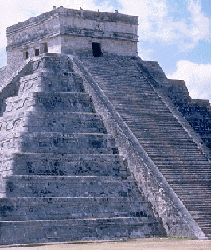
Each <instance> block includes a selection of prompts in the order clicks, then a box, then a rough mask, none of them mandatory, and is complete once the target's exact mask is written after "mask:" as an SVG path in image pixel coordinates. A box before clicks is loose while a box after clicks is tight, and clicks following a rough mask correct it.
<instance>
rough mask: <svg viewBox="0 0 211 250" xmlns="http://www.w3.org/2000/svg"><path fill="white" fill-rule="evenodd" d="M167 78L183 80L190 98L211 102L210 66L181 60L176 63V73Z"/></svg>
mask: <svg viewBox="0 0 211 250" xmlns="http://www.w3.org/2000/svg"><path fill="white" fill-rule="evenodd" d="M167 77H168V78H170V79H178V80H185V83H186V85H187V88H188V90H189V93H190V96H191V97H192V98H195V99H200V98H201V99H209V100H210V102H211V64H195V63H192V62H190V61H185V60H182V61H179V62H177V71H176V72H175V73H173V74H171V75H167Z"/></svg>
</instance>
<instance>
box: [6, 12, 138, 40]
mask: <svg viewBox="0 0 211 250" xmlns="http://www.w3.org/2000/svg"><path fill="white" fill-rule="evenodd" d="M58 16H59V17H62V16H65V17H73V18H82V19H89V20H96V21H99V22H123V23H127V24H131V25H138V17H137V16H129V15H125V14H121V13H109V12H96V11H89V10H73V9H66V8H63V7H59V8H57V9H55V10H52V11H50V12H46V13H43V14H41V15H39V16H37V17H31V18H29V19H28V20H26V21H24V22H20V23H18V24H15V25H12V26H10V27H8V28H7V32H6V33H7V36H10V35H11V34H13V33H16V32H20V31H21V30H23V29H26V28H28V27H32V26H35V25H38V24H40V23H42V22H44V21H46V20H49V19H53V18H55V17H58Z"/></svg>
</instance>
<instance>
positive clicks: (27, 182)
mask: <svg viewBox="0 0 211 250" xmlns="http://www.w3.org/2000/svg"><path fill="white" fill-rule="evenodd" d="M1 185H2V187H1V196H2V197H131V196H137V194H139V191H138V188H137V186H136V184H135V180H134V179H133V178H132V177H127V178H126V177H112V176H108V177H107V176H44V175H37V176H35V175H34V176H27V175H26V176H24V175H22V176H21V175H13V176H6V177H3V179H2V183H1Z"/></svg>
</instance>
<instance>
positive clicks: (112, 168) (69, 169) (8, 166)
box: [1, 153, 129, 177]
mask: <svg viewBox="0 0 211 250" xmlns="http://www.w3.org/2000/svg"><path fill="white" fill-rule="evenodd" d="M1 165H2V166H1V169H2V171H3V170H4V171H5V172H6V175H12V174H14V175H95V176H120V177H121V176H122V177H124V176H128V175H129V171H128V170H127V166H126V165H125V164H123V161H122V157H121V156H119V155H117V154H63V153H61V154H50V153H48V154H38V153H34V154H30V153H21V154H14V155H11V156H10V157H8V158H6V159H4V160H2V163H1Z"/></svg>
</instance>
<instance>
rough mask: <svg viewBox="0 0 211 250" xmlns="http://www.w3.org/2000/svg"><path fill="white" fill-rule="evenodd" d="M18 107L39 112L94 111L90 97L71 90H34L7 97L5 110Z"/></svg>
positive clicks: (13, 110) (11, 110)
mask: <svg viewBox="0 0 211 250" xmlns="http://www.w3.org/2000/svg"><path fill="white" fill-rule="evenodd" d="M19 109H22V110H25V111H27V110H29V111H30V110H33V111H39V112H63V111H68V112H94V109H93V106H92V103H91V98H90V97H89V96H88V95H87V94H85V93H72V92H63V93H62V92H53V93H43V92H35V93H28V94H27V95H26V96H15V97H10V98H7V100H6V112H16V111H17V110H19Z"/></svg>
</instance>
